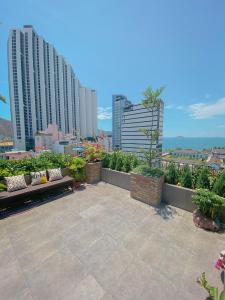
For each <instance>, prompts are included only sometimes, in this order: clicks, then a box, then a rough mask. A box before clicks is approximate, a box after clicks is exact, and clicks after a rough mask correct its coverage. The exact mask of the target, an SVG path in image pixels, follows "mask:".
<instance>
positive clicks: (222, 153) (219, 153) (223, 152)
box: [211, 148, 225, 162]
mask: <svg viewBox="0 0 225 300" xmlns="http://www.w3.org/2000/svg"><path fill="white" fill-rule="evenodd" d="M211 157H214V158H218V159H222V160H223V162H225V148H213V149H212V151H211Z"/></svg>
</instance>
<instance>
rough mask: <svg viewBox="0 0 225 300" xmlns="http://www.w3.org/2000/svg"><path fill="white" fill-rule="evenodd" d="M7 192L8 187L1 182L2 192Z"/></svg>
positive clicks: (0, 190) (0, 189)
mask: <svg viewBox="0 0 225 300" xmlns="http://www.w3.org/2000/svg"><path fill="white" fill-rule="evenodd" d="M5 190H7V186H6V185H5V184H4V183H1V182H0V192H2V191H5Z"/></svg>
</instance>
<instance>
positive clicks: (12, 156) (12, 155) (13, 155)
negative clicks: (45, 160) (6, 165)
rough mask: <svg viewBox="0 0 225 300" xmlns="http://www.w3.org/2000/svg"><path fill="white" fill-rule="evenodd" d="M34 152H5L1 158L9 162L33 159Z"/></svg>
mask: <svg viewBox="0 0 225 300" xmlns="http://www.w3.org/2000/svg"><path fill="white" fill-rule="evenodd" d="M32 156H33V152H32V151H22V150H21V151H10V152H5V153H2V154H1V157H2V158H3V159H7V160H18V159H23V158H26V157H32Z"/></svg>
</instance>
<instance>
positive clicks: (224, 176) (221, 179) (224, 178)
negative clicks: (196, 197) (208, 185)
mask: <svg viewBox="0 0 225 300" xmlns="http://www.w3.org/2000/svg"><path fill="white" fill-rule="evenodd" d="M213 191H214V192H215V193H216V194H217V195H219V196H221V197H225V171H223V172H221V173H220V174H219V175H218V176H217V178H216V180H215V183H214V186H213Z"/></svg>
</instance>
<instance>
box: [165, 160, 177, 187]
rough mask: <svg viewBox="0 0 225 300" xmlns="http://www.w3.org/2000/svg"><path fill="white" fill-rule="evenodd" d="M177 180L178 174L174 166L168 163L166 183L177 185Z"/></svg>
mask: <svg viewBox="0 0 225 300" xmlns="http://www.w3.org/2000/svg"><path fill="white" fill-rule="evenodd" d="M178 178H179V173H178V169H177V167H176V165H175V164H174V163H173V162H170V163H169V165H168V169H167V172H166V182H168V183H170V184H177V182H178Z"/></svg>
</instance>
